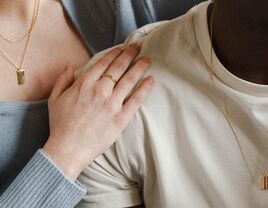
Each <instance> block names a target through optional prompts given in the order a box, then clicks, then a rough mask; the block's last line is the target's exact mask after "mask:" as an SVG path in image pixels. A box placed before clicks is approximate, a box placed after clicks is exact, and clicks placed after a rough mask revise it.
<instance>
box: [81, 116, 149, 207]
mask: <svg viewBox="0 0 268 208" xmlns="http://www.w3.org/2000/svg"><path fill="white" fill-rule="evenodd" d="M143 132H144V131H143V127H142V125H141V120H140V118H139V115H136V117H135V118H134V119H133V121H131V123H130V125H129V126H128V128H127V129H126V130H125V131H124V132H123V134H122V135H121V136H120V138H119V140H118V141H117V142H116V143H115V144H114V145H113V146H112V147H111V148H110V149H108V150H107V151H106V152H105V153H104V154H103V155H101V156H99V157H98V158H97V159H96V160H95V161H94V163H93V164H92V165H90V166H89V167H87V168H86V169H85V170H84V171H83V173H82V174H81V175H80V176H79V181H80V182H81V183H82V184H83V185H84V186H85V187H86V188H87V194H86V196H85V197H84V199H83V200H82V201H81V202H80V203H79V205H78V206H77V207H79V208H80V207H81V208H89V207H98V208H104V207H105V208H109V207H117V208H120V207H122V208H123V207H132V206H137V205H140V204H142V203H143V199H142V188H143V173H144V161H145V153H144V152H145V151H144V145H143V143H144V139H145V137H144V133H143Z"/></svg>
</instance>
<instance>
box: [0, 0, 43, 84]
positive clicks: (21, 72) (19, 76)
mask: <svg viewBox="0 0 268 208" xmlns="http://www.w3.org/2000/svg"><path fill="white" fill-rule="evenodd" d="M39 11H40V0H36V1H35V9H34V15H33V18H32V22H31V28H30V32H29V34H28V36H27V40H26V44H25V47H24V50H23V54H22V58H21V61H20V64H19V65H17V64H16V63H15V62H14V61H12V59H11V58H10V57H9V56H8V55H7V54H6V53H5V52H4V51H3V49H1V48H0V52H1V54H2V55H3V56H4V57H5V58H6V59H7V60H8V62H9V63H10V64H11V65H13V66H14V67H15V68H16V69H17V79H18V84H19V85H23V84H24V83H25V71H24V69H23V63H24V59H25V56H26V52H27V49H28V46H29V42H30V38H31V34H32V30H33V27H34V23H35V21H36V20H37V18H38V15H39Z"/></svg>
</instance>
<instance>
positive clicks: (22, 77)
mask: <svg viewBox="0 0 268 208" xmlns="http://www.w3.org/2000/svg"><path fill="white" fill-rule="evenodd" d="M17 77H18V84H19V85H23V84H24V83H25V75H24V70H23V69H18V70H17Z"/></svg>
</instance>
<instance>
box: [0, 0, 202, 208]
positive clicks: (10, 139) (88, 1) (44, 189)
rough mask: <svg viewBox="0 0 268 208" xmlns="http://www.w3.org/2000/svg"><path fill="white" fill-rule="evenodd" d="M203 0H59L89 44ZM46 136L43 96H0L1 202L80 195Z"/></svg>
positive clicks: (64, 200) (65, 203)
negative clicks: (7, 98)
mask: <svg viewBox="0 0 268 208" xmlns="http://www.w3.org/2000/svg"><path fill="white" fill-rule="evenodd" d="M200 1H201V0H196V1H194V0H192V1H190V0H168V1H167V0H62V3H63V6H64V8H65V9H66V12H67V14H68V15H69V17H70V19H71V21H72V23H73V24H74V26H75V27H76V29H77V31H78V32H79V34H80V36H81V38H82V39H83V40H84V42H85V44H86V46H87V47H88V50H89V51H91V53H93V54H94V53H96V52H98V51H100V50H103V49H105V48H108V47H111V46H113V45H114V44H118V43H121V42H122V41H123V40H124V39H125V38H126V36H127V35H128V34H129V33H130V32H132V31H133V30H135V29H136V28H138V27H141V26H143V25H144V24H147V23H151V22H154V21H159V20H165V19H171V18H174V17H176V16H178V15H180V14H182V13H184V12H185V11H187V10H188V9H189V8H190V7H191V6H193V5H194V4H195V3H198V2H200ZM48 136H49V123H48V108H47V100H42V101H37V102H29V103H25V102H0V207H1V208H17V207H19V208H32V207H38V208H48V207H49V208H51V207H53V208H54V207H60V208H67V207H74V206H75V205H76V204H77V203H78V202H79V201H80V200H81V199H82V197H83V196H84V194H85V189H84V187H83V186H82V185H81V184H80V183H79V182H77V181H76V182H71V181H70V180H68V179H67V178H66V177H65V176H64V174H63V173H62V172H61V170H60V169H59V168H58V167H57V165H55V164H54V163H53V161H52V160H51V159H50V158H49V157H48V156H47V155H46V154H44V153H43V152H42V150H40V148H41V147H42V146H43V145H44V144H45V142H46V139H47V138H48Z"/></svg>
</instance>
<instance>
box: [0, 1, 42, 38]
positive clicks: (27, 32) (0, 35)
mask: <svg viewBox="0 0 268 208" xmlns="http://www.w3.org/2000/svg"><path fill="white" fill-rule="evenodd" d="M35 2H36V1H35ZM35 12H36V4H35V6H34V14H33V16H35ZM36 19H37V18H35V19H34V21H33V23H31V25H30V28H29V29H28V30H27V31H26V32H25V33H24V35H23V36H21V37H19V38H17V39H13V38H9V37H7V36H5V35H4V34H3V33H0V37H1V38H2V39H3V40H5V41H7V42H9V43H18V42H21V41H22V40H24V39H25V38H26V37H27V36H28V35H29V34H30V32H31V31H32V28H33V26H34V25H35V22H36ZM32 24H33V25H32Z"/></svg>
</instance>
